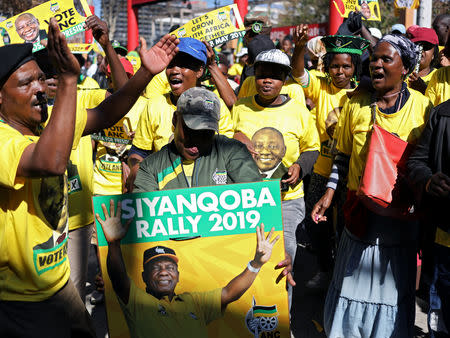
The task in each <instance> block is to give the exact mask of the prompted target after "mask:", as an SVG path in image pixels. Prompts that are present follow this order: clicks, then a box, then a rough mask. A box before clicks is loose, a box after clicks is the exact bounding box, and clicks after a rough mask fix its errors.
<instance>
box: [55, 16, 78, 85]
mask: <svg viewBox="0 0 450 338" xmlns="http://www.w3.org/2000/svg"><path fill="white" fill-rule="evenodd" d="M47 49H48V55H49V57H50V60H51V61H52V64H53V66H54V67H55V70H56V72H57V73H58V74H59V75H60V76H64V75H69V76H78V74H80V64H79V63H78V61H77V59H76V58H75V56H74V55H73V54H72V52H71V51H70V49H69V47H68V46H67V41H66V37H65V36H64V34H63V33H61V31H60V30H59V26H58V21H56V19H55V18H51V19H50V23H49V26H48V42H47Z"/></svg>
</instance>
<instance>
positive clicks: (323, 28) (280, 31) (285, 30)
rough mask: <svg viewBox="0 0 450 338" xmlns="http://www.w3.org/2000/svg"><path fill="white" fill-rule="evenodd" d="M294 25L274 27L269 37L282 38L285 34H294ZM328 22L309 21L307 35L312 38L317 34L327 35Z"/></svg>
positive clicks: (273, 38)
mask: <svg viewBox="0 0 450 338" xmlns="http://www.w3.org/2000/svg"><path fill="white" fill-rule="evenodd" d="M295 27H296V26H284V27H274V28H272V31H271V32H270V38H271V39H272V40H277V39H278V40H280V41H281V40H283V38H284V37H285V36H286V35H291V36H292V35H294V28H295ZM327 29H328V24H327V23H311V24H308V35H309V38H310V39H312V38H314V37H316V36H318V35H327Z"/></svg>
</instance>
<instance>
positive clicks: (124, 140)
mask: <svg viewBox="0 0 450 338" xmlns="http://www.w3.org/2000/svg"><path fill="white" fill-rule="evenodd" d="M138 118H139V116H138ZM134 124H137V123H134ZM133 131H134V130H133V126H132V121H131V119H130V117H129V116H124V117H123V118H122V119H121V120H120V121H119V122H117V123H116V124H115V125H113V126H112V127H109V128H107V129H103V130H102V131H100V132H98V133H93V134H92V135H91V138H92V139H93V140H96V141H103V142H108V143H115V144H119V145H120V144H126V145H129V144H131V142H132V141H133V138H132V135H133Z"/></svg>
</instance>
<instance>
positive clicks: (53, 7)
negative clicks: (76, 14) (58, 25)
mask: <svg viewBox="0 0 450 338" xmlns="http://www.w3.org/2000/svg"><path fill="white" fill-rule="evenodd" d="M50 10H51V11H52V12H53V13H55V12H57V11H59V4H58V3H57V2H53V3H51V4H50Z"/></svg>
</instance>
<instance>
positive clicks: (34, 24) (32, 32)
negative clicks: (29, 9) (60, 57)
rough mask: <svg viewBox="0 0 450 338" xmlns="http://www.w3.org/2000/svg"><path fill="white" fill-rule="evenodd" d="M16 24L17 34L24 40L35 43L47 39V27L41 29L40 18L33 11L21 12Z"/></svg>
mask: <svg viewBox="0 0 450 338" xmlns="http://www.w3.org/2000/svg"><path fill="white" fill-rule="evenodd" d="M15 25H16V32H17V34H19V36H20V38H21V39H22V40H23V41H24V42H29V43H35V42H39V41H41V40H44V39H47V33H46V32H45V29H41V30H40V29H39V20H38V19H37V18H36V17H35V16H34V15H33V14H31V13H23V14H20V15H19V16H18V17H17V19H16V22H15Z"/></svg>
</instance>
